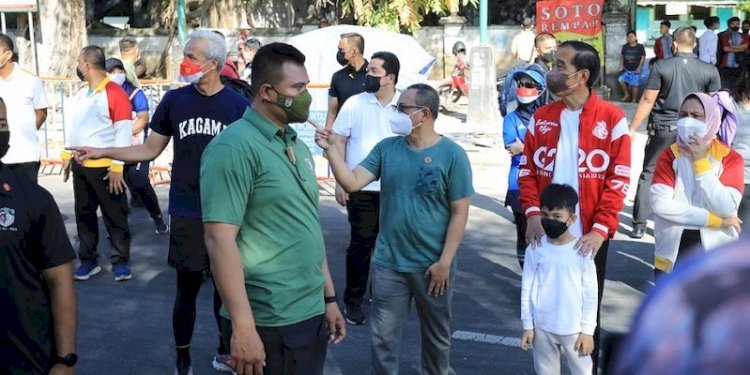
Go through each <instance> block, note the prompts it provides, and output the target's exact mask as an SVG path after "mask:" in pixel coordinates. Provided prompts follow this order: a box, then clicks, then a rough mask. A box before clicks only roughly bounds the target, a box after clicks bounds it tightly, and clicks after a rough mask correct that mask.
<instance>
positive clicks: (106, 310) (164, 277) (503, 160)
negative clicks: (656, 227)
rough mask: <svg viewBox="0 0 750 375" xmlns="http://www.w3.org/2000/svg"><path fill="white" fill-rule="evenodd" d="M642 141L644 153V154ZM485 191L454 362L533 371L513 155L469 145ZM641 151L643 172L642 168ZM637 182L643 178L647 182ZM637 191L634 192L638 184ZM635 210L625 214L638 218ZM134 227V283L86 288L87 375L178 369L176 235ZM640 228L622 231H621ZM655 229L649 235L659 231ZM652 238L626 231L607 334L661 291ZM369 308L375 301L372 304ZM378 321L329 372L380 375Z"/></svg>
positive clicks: (55, 186)
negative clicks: (372, 340) (375, 369)
mask: <svg viewBox="0 0 750 375" xmlns="http://www.w3.org/2000/svg"><path fill="white" fill-rule="evenodd" d="M638 147H641V150H642V145H638V146H637V147H634V150H637V149H638ZM468 148H469V149H470V151H471V152H470V156H471V158H472V164H473V168H474V184H475V190H476V191H477V195H476V196H475V197H474V199H473V202H472V208H471V211H470V215H469V223H468V227H467V231H466V236H465V239H464V241H463V243H462V246H461V249H460V251H459V254H458V274H457V278H456V282H455V284H454V285H453V287H454V288H455V294H454V299H453V320H452V331H453V337H454V339H453V341H452V357H451V364H452V367H453V369H454V370H455V371H456V373H457V374H532V373H533V365H532V357H531V353H530V352H524V351H522V350H520V349H519V348H518V347H517V344H518V338H519V337H520V333H521V322H520V319H519V314H520V312H519V311H520V301H519V299H520V281H521V280H520V272H521V270H520V268H519V266H518V263H517V261H516V256H515V246H514V241H515V228H514V226H513V223H512V215H511V214H510V212H509V211H508V210H507V209H506V208H505V207H504V206H503V198H504V195H505V180H506V178H507V159H508V158H507V154H505V151H504V150H502V149H500V148H498V147H496V146H491V147H478V148H477V147H474V148H472V147H468ZM637 153H638V152H634V158H635V159H634V161H633V165H634V168H633V172H634V173H638V172H639V169H640V168H637V167H635V166H638V165H639V163H640V161H638V160H637V156H636V155H635V154H637ZM636 177H637V175H636ZM61 180H62V179H61V176H59V175H50V176H42V177H40V183H41V184H42V185H43V186H45V187H46V188H47V189H49V190H50V191H51V192H52V193H53V195H54V196H55V198H56V200H57V202H58V204H59V206H60V209H61V211H62V212H63V214H64V215H66V225H67V230H68V233H69V235H70V238H71V239H72V240H73V244H74V246H76V245H77V240H76V236H75V222H74V218H73V192H72V185H71V184H63V183H62V181H61ZM156 190H157V194H158V195H159V197H160V200H161V204H162V209H163V210H166V207H167V191H168V187H167V186H160V187H158V188H157V189H156ZM633 190H634V189H633ZM321 193H322V197H321V202H320V212H321V216H322V220H323V229H324V236H325V240H326V249H327V253H328V259H329V263H330V266H331V270H332V273H333V277H334V281H335V284H336V289H337V291H338V294H339V295H342V294H343V287H344V277H345V273H344V251H345V247H346V244H347V242H348V230H349V229H348V224H347V222H346V216H345V211H344V210H343V209H342V208H341V207H340V206H338V204H336V202H335V201H334V199H333V197H331V196H330V195H328V194H327V193H326V192H325V191H321ZM629 211H630V205H629V202H628V204H627V207H626V210H625V212H624V213H623V214H622V222H623V223H629V222H630V219H629V214H628V212H629ZM130 220H131V221H130V223H131V232H132V262H131V266H132V270H133V279H132V280H130V281H128V282H121V283H118V282H115V281H114V279H113V276H112V273H111V271H110V269H109V267H108V266H105V267H104V270H103V271H102V272H101V273H100V274H99V275H96V276H94V277H92V278H91V279H90V280H89V281H85V282H78V283H77V284H76V286H77V290H78V305H79V330H78V353H79V357H80V362H79V365H78V367H77V373H78V374H82V375H89V374H110V375H133V374H138V375H141V374H142V375H150V374H162V375H164V374H172V371H173V366H174V358H175V354H174V349H173V342H174V341H173V337H172V328H171V327H172V323H171V319H172V318H171V313H172V306H173V301H174V291H175V273H174V270H173V269H171V268H170V267H169V266H168V265H167V262H166V258H167V249H168V241H169V239H168V236H167V235H157V234H155V233H154V231H153V226H152V224H151V221H150V219H149V217H148V215H147V213H146V211H145V210H144V209H134V210H133V213H132V215H131V218H130ZM100 230H101V232H102V235H101V238H102V241H101V243H100V246H99V249H100V253H101V258H100V263H103V264H107V262H106V259H108V258H107V257H108V254H109V244H108V242H107V241H106V238H107V237H106V233H105V232H104V226H103V225H101V221H100ZM629 230H630V227H629V226H627V225H626V224H623V226H622V233H627V232H628V231H629ZM649 233H650V232H649ZM652 243H653V238H652V237H650V236H646V239H644V240H643V241H634V240H631V239H629V238H627V236H625V235H623V234H618V235H617V236H616V238H615V239H614V240H613V241H612V242H611V244H610V248H609V251H610V254H609V259H608V265H607V282H606V286H605V292H604V302H603V307H602V326H603V329H604V330H605V331H607V332H625V331H627V329H628V326H629V324H630V319H631V317H632V314H633V312H634V310H635V309H636V308H637V306H638V304H639V301H640V299H641V298H642V295H643V292H644V291H646V290H647V289H648V288H649V287H650V286H651V285H652V284H651V281H650V279H651V275H652V267H651V262H652V260H653V245H652ZM212 293H213V288H212V286H211V283H210V282H207V283H205V284H204V287H203V289H202V290H201V293H200V296H199V299H198V315H197V322H196V328H195V334H194V337H193V344H192V358H193V366H194V370H195V373H196V374H218V372H215V371H214V370H213V369H212V368H211V363H210V362H211V358H212V355H213V353H214V351H215V348H216V342H217V333H216V327H215V323H214V320H213V315H212V312H211V306H212ZM366 311H369V306H366ZM369 333H370V327H369V325H367V324H366V325H364V326H358V327H352V326H350V327H348V336H347V338H346V340H345V341H344V342H343V343H341V344H339V345H336V346H332V347H329V351H328V358H327V362H326V374H327V375H338V374H345V375H361V374H362V373H363V372H364V373H369V370H368V366H369V358H370V355H369ZM419 341H420V340H419V323H418V320H417V317H416V313H415V312H414V311H412V316H411V318H410V320H409V321H408V323H407V326H406V328H405V330H404V335H403V337H402V351H401V356H400V358H401V373H402V374H418V373H419V369H420V350H419Z"/></svg>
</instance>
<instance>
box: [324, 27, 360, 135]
mask: <svg viewBox="0 0 750 375" xmlns="http://www.w3.org/2000/svg"><path fill="white" fill-rule="evenodd" d="M364 52H365V38H363V37H362V35H359V34H357V33H346V34H341V40H340V41H339V51H338V52H337V53H336V60H337V61H338V62H339V64H341V65H343V66H344V67H343V68H341V70H339V71H337V72H336V73H333V77H332V78H331V88H330V89H329V90H328V115H326V128H327V129H330V128H331V126H333V121H334V120H336V115H338V113H339V109H341V107H343V106H344V103H345V102H346V100H347V99H349V98H350V97H352V96H354V95H357V94H359V93H362V92H365V76H366V75H367V65H368V64H367V60H366V59H365V57H364V56H363V55H362V54H363V53H364Z"/></svg>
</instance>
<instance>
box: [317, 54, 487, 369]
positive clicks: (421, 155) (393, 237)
mask: <svg viewBox="0 0 750 375" xmlns="http://www.w3.org/2000/svg"><path fill="white" fill-rule="evenodd" d="M374 60H375V59H373V63H374ZM397 108H398V113H394V114H393V115H392V116H391V118H390V120H389V123H390V127H391V129H392V130H393V132H394V133H395V134H397V135H401V136H400V137H390V138H387V139H384V140H382V141H381V142H379V143H378V144H377V145H376V146H375V147H374V148H373V150H372V151H371V152H370V153H369V155H368V156H367V157H366V158H365V159H364V160H362V162H361V163H360V164H359V165H356V166H354V167H351V166H350V165H349V164H348V163H347V162H345V161H344V155H343V154H342V153H341V151H340V150H339V149H338V148H337V147H336V146H335V142H336V141H335V139H336V136H335V135H334V134H331V133H330V131H328V130H325V129H319V130H318V132H316V141H317V143H318V145H319V146H320V147H321V148H323V149H326V150H327V151H326V153H327V156H328V160H329V161H330V163H331V168H332V169H333V174H334V175H335V176H336V179H337V180H338V181H339V183H340V184H341V185H342V186H343V187H344V188H345V189H346V191H349V192H355V191H359V190H361V189H363V188H365V187H366V186H367V185H368V184H370V183H372V182H373V181H375V180H377V179H380V182H381V185H382V187H383V195H382V213H383V216H382V217H383V218H387V220H386V219H384V220H381V222H380V224H381V227H380V235H379V237H378V241H377V246H376V249H375V254H374V255H373V258H372V263H373V271H372V278H373V281H372V297H373V305H372V314H371V317H372V345H371V348H372V349H371V355H370V357H371V358H372V368H371V372H372V373H373V374H378V375H396V374H398V373H399V364H398V358H399V349H400V343H401V332H402V331H403V327H404V323H405V322H406V320H407V318H408V316H409V309H410V307H411V303H412V301H414V302H415V303H416V307H417V311H418V312H419V323H420V328H421V331H422V348H421V350H422V371H420V373H423V374H431V375H448V374H451V373H453V372H452V370H451V368H450V342H451V330H450V319H451V299H452V294H453V289H454V288H453V280H454V277H455V271H456V262H455V261H454V259H455V257H456V253H457V252H458V247H459V245H460V244H461V239H462V237H463V234H464V230H465V229H466V221H467V218H468V215H469V204H470V200H471V196H472V195H473V194H474V188H473V186H472V174H471V164H470V163H469V158H468V156H467V155H466V151H464V149H462V148H461V147H460V146H459V145H457V144H456V143H454V142H453V141H451V140H450V139H448V138H446V137H443V136H441V135H440V134H438V133H436V132H435V120H436V119H437V116H438V110H439V109H440V99H439V97H438V94H437V91H435V89H433V88H432V87H430V86H428V85H425V84H415V85H412V86H409V88H407V89H406V91H404V92H403V94H402V95H401V97H400V98H399V99H398V106H397Z"/></svg>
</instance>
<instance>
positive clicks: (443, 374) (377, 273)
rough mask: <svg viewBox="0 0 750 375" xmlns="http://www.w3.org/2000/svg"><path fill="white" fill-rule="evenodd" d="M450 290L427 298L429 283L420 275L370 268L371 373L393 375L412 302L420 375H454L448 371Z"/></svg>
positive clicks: (376, 266) (396, 371)
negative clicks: (416, 321) (417, 329)
mask: <svg viewBox="0 0 750 375" xmlns="http://www.w3.org/2000/svg"><path fill="white" fill-rule="evenodd" d="M454 278H455V276H454V275H451V282H450V288H449V289H448V290H447V292H446V293H445V294H443V295H442V296H440V297H432V296H429V295H427V287H428V286H429V284H430V280H429V279H428V278H425V277H424V274H422V273H401V272H396V271H393V270H390V269H387V268H384V267H381V266H378V265H376V264H373V265H372V298H373V302H372V311H371V317H370V319H371V321H372V348H371V350H372V352H371V357H372V373H373V374H376V375H397V374H398V373H399V370H398V357H399V349H400V347H401V335H402V332H403V327H404V323H406V319H407V318H408V316H409V310H410V309H411V303H412V300H414V302H416V306H417V314H418V315H419V325H420V330H421V341H422V373H423V374H429V375H448V374H454V372H453V370H452V369H451V367H450V347H451V329H450V320H451V300H452V297H453V279H454Z"/></svg>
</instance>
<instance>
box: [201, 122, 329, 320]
mask: <svg viewBox="0 0 750 375" xmlns="http://www.w3.org/2000/svg"><path fill="white" fill-rule="evenodd" d="M287 147H290V148H291V150H293V152H294V155H295V158H296V163H292V161H291V159H292V158H291V157H290V156H289V153H288V152H287ZM314 169H315V164H314V161H313V157H312V154H311V153H310V150H309V149H308V148H307V146H306V145H305V144H304V142H302V141H301V140H298V139H297V133H296V132H295V131H294V130H293V129H292V128H291V127H289V126H287V127H286V130H285V132H284V134H283V135H282V132H281V130H279V128H278V127H277V126H276V125H274V124H273V123H271V122H270V121H269V120H268V119H266V118H265V117H263V116H262V115H261V114H259V113H258V112H255V111H254V110H253V109H250V108H248V109H247V110H245V113H244V114H243V116H242V118H241V119H239V120H237V121H236V122H235V123H233V124H232V125H231V126H229V127H227V128H226V130H224V131H223V132H221V133H220V134H219V135H218V136H216V138H214V140H213V141H211V143H210V144H209V145H208V147H207V148H206V151H205V152H204V153H203V158H202V159H201V177H200V187H201V203H202V206H203V222H205V223H227V224H231V225H236V226H238V227H240V230H239V234H238V235H237V247H238V248H239V250H240V257H241V258H242V268H243V270H244V273H245V286H246V288H247V297H248V299H249V300H250V306H251V307H252V309H253V315H254V317H255V322H256V325H257V326H261V327H280V326H286V325H290V324H294V323H297V322H300V321H303V320H306V319H309V318H312V317H314V316H317V315H321V314H323V313H324V309H325V308H324V304H323V283H324V281H323V259H324V257H325V248H324V245H323V232H322V228H321V226H320V215H319V214H318V198H319V195H318V194H319V193H318V183H317V181H316V178H315V170H314ZM222 315H224V316H225V317H227V318H229V315H228V314H227V312H226V310H224V311H222Z"/></svg>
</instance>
